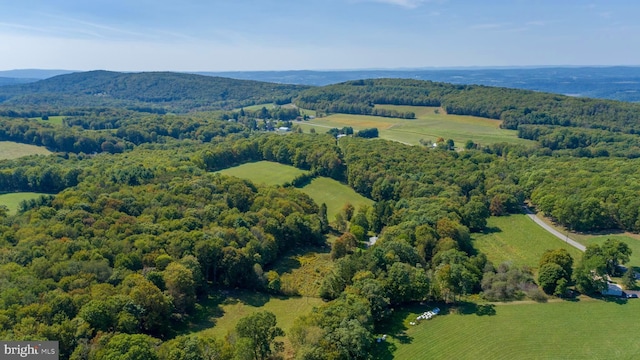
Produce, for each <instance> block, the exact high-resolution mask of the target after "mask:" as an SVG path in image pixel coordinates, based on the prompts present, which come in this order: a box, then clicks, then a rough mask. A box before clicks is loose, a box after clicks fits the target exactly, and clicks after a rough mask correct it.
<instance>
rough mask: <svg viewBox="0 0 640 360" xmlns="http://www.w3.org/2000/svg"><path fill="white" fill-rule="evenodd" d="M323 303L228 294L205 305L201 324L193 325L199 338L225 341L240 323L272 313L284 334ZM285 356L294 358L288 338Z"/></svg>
mask: <svg viewBox="0 0 640 360" xmlns="http://www.w3.org/2000/svg"><path fill="white" fill-rule="evenodd" d="M322 303H323V301H322V300H321V299H319V298H312V297H290V298H286V297H275V296H270V295H267V294H262V293H253V292H248V291H233V292H227V294H224V295H223V296H221V297H219V298H211V299H209V301H208V302H207V304H202V305H203V307H204V308H205V309H207V310H208V312H207V314H201V319H200V321H199V322H198V323H197V324H195V325H194V327H193V328H194V329H195V330H197V334H199V335H201V336H207V337H209V336H210V337H214V338H217V339H220V340H224V337H225V336H226V335H227V333H228V332H229V331H231V330H233V329H234V328H235V326H236V324H237V323H238V320H240V319H242V318H243V317H246V316H248V315H251V314H253V313H254V312H259V311H270V312H272V313H274V314H275V316H276V320H277V324H278V326H279V327H280V328H282V329H283V330H284V332H285V334H288V332H289V330H290V329H291V327H292V326H293V322H294V321H295V319H297V318H298V317H299V316H301V315H304V314H307V313H309V312H310V311H311V310H312V309H313V308H314V307H316V306H320V305H321V304H322ZM283 340H284V343H285V353H286V354H287V353H288V354H289V357H291V353H292V350H291V343H290V342H289V340H288V339H287V337H286V336H285V338H284V339H283Z"/></svg>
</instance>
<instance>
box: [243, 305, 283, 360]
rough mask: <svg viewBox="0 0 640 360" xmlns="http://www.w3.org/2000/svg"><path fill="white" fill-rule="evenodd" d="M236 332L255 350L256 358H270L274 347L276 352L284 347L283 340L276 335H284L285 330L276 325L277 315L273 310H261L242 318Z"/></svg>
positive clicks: (262, 359) (255, 359) (257, 359)
mask: <svg viewBox="0 0 640 360" xmlns="http://www.w3.org/2000/svg"><path fill="white" fill-rule="evenodd" d="M236 332H237V333H238V336H239V337H240V338H241V339H244V340H242V341H245V342H246V343H247V345H248V346H249V347H250V348H251V349H252V350H253V359H254V360H264V359H267V358H269V355H271V353H272V350H271V349H272V347H273V349H274V350H275V352H280V351H282V350H283V348H284V345H283V343H282V342H277V341H275V338H276V337H278V336H284V331H283V330H282V329H281V328H279V327H277V326H276V316H275V315H274V314H273V313H272V312H269V311H261V312H257V313H254V314H252V315H249V316H247V317H245V318H242V319H240V321H238V324H237V325H236Z"/></svg>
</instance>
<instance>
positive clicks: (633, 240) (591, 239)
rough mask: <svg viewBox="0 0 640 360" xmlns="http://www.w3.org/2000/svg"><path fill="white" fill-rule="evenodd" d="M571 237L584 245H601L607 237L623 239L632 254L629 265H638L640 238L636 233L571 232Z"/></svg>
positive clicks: (639, 262) (639, 259) (639, 260)
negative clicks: (598, 233) (577, 233)
mask: <svg viewBox="0 0 640 360" xmlns="http://www.w3.org/2000/svg"><path fill="white" fill-rule="evenodd" d="M571 238H572V239H574V240H576V241H578V242H579V243H581V244H584V245H591V244H598V245H602V243H604V242H605V241H606V240H607V239H616V240H620V241H623V242H625V243H627V245H629V247H630V248H631V251H632V254H631V257H630V261H629V265H631V266H635V267H640V240H639V239H638V238H637V235H636V236H634V235H632V234H628V235H627V234H612V235H576V234H572V235H571Z"/></svg>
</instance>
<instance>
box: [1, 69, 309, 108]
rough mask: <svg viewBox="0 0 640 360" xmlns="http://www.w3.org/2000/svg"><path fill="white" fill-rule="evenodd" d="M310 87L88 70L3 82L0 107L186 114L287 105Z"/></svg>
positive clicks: (203, 77) (207, 77) (227, 79)
mask: <svg viewBox="0 0 640 360" xmlns="http://www.w3.org/2000/svg"><path fill="white" fill-rule="evenodd" d="M306 88H307V87H306V86H298V85H281V84H273V83H264V82H257V81H248V80H235V79H229V78H221V77H210V76H201V75H192V74H181V73H171V72H144V73H118V72H109V71H90V72H79V73H72V74H65V75H59V76H55V77H52V78H48V79H45V80H41V81H37V82H34V83H28V84H20V85H13V86H3V87H1V88H0V105H2V106H5V107H6V106H11V107H31V106H36V107H39V108H48V109H57V108H63V107H106V106H119V107H128V108H133V109H137V110H145V111H150V112H176V113H182V112H189V111H194V110H217V109H231V108H237V107H242V106H248V105H254V104H260V103H273V102H275V103H288V102H290V101H291V98H292V97H294V96H296V95H297V94H298V92H300V91H301V90H304V89H306Z"/></svg>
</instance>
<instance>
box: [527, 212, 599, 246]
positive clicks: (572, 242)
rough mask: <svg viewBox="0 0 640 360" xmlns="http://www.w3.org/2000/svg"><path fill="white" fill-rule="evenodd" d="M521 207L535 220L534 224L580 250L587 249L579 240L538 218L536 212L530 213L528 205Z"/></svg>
mask: <svg viewBox="0 0 640 360" xmlns="http://www.w3.org/2000/svg"><path fill="white" fill-rule="evenodd" d="M523 208H524V211H525V213H526V214H527V216H528V217H529V218H531V220H533V221H535V222H536V224H538V225H540V226H542V228H543V229H545V230H547V231H548V232H550V233H551V234H552V235H554V236H556V237H557V238H558V239H560V240H562V241H564V242H566V243H568V244H569V245H571V246H573V247H575V248H577V249H578V250H580V251H585V250H586V249H587V248H586V246H584V245H582V244H580V243H579V242H577V241H575V240H572V239H571V238H570V237H569V236H568V235H566V234H563V233H561V232H559V231H558V230H556V229H554V228H552V227H551V226H549V225H548V224H546V223H545V222H544V221H542V220H540V219H538V217H537V216H536V214H534V213H532V212H531V210H529V208H528V207H526V206H523Z"/></svg>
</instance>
